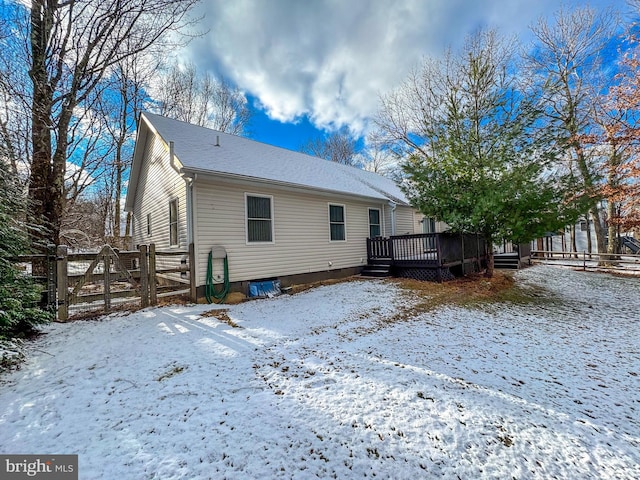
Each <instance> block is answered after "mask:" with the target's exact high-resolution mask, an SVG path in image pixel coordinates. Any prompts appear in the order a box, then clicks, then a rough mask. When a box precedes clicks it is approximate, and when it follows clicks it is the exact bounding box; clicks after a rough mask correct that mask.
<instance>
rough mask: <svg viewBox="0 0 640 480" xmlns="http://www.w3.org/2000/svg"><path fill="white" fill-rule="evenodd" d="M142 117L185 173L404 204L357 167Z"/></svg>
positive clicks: (394, 190) (388, 183)
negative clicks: (271, 183) (259, 181)
mask: <svg viewBox="0 0 640 480" xmlns="http://www.w3.org/2000/svg"><path fill="white" fill-rule="evenodd" d="M143 116H144V117H145V119H146V120H147V121H148V122H149V123H150V124H151V125H152V126H153V128H154V129H155V130H156V131H157V132H158V134H159V135H160V136H161V137H162V138H163V139H164V141H165V142H166V143H167V144H168V143H169V142H173V144H174V153H175V155H176V157H177V158H178V160H179V161H180V163H181V164H182V166H183V171H184V172H185V173H189V172H204V173H212V174H215V173H219V174H225V175H233V176H239V177H245V178H253V179H258V180H263V181H268V182H273V183H279V184H287V185H291V186H299V187H305V188H312V189H317V190H323V191H331V192H336V193H343V194H349V195H357V196H363V197H369V198H376V199H382V200H391V201H393V202H396V203H400V204H407V205H408V204H409V202H408V200H407V198H406V197H405V195H404V193H403V192H402V190H400V188H399V187H398V186H397V185H396V184H395V182H393V180H391V179H388V178H386V177H383V176H381V175H378V174H376V173H372V172H367V171H365V170H361V169H359V168H355V167H351V166H346V165H341V164H338V163H335V162H329V161H327V160H324V159H321V158H318V157H313V156H310V155H306V154H304V153H300V152H294V151H292V150H287V149H284V148H280V147H275V146H273V145H269V144H266V143H261V142H256V141H254V140H250V139H248V138H244V137H239V136H236V135H231V134H228V133H223V132H219V131H216V130H212V129H209V128H205V127H200V126H197V125H192V124H189V123H186V122H182V121H179V120H174V119H171V118H167V117H163V116H160V115H156V114H152V113H144V114H143Z"/></svg>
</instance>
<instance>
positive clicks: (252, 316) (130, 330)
mask: <svg viewBox="0 0 640 480" xmlns="http://www.w3.org/2000/svg"><path fill="white" fill-rule="evenodd" d="M517 282H518V284H520V285H523V288H528V289H530V291H531V294H532V295H535V296H536V298H537V300H536V301H535V302H532V303H529V304H527V305H513V304H508V303H505V304H501V305H495V304H494V305H491V306H489V305H485V306H480V307H475V308H471V307H467V308H461V307H444V308H440V309H437V310H435V311H430V312H425V313H416V314H415V315H413V316H412V317H410V318H409V319H404V320H400V319H398V317H397V315H396V313H397V312H399V311H410V307H411V305H412V302H414V301H417V299H416V295H409V294H408V293H407V292H406V290H402V289H401V288H400V287H399V286H398V284H397V283H394V282H387V281H379V280H363V281H355V282H348V283H341V284H336V285H332V286H325V287H319V288H316V289H313V290H309V291H307V292H304V293H300V294H297V295H292V296H282V297H279V298H275V299H267V300H257V301H252V302H247V303H243V304H240V305H236V306H232V307H230V308H229V310H228V312H226V314H227V315H228V316H229V317H230V319H231V321H230V322H228V323H225V322H224V321H222V320H220V319H218V318H216V317H201V316H200V314H201V313H202V312H205V311H208V310H211V308H212V307H211V306H207V305H198V306H193V307H165V308H157V309H148V310H144V311H141V312H138V313H136V314H133V315H130V316H112V317H108V318H104V319H102V320H101V321H84V322H74V323H70V324H54V325H51V326H49V327H47V328H46V332H47V334H46V335H43V336H42V337H40V338H39V339H38V340H37V341H36V342H34V343H33V344H32V345H31V346H30V349H29V358H28V361H27V363H26V364H24V365H23V366H22V369H21V370H19V371H17V372H13V373H11V374H4V375H3V376H2V377H0V452H2V453H23V454H27V453H34V454H35V453H57V454H63V453H66V454H71V453H74V454H78V455H79V461H80V478H81V479H94V478H95V479H98V478H99V479H114V478H121V479H145V478H157V479H163V480H167V479H207V478H214V479H219V478H220V479H221V478H238V479H247V478H278V479H281V478H282V479H284V478H317V477H318V478H340V479H345V478H371V477H376V478H394V479H417V478H447V479H449V478H453V479H455V478H461V479H474V478H500V479H506V478H518V479H528V478H540V479H547V478H553V477H557V478H571V479H576V478H580V479H585V478H611V479H635V478H640V376H639V375H640V328H639V327H640V279H636V278H616V277H612V276H608V275H602V274H594V273H583V272H574V271H571V270H567V269H560V268H557V267H551V266H537V267H534V268H530V269H527V270H524V271H521V272H519V273H518V274H517ZM220 318H224V315H220ZM231 324H235V325H237V326H236V327H234V326H232V325H231Z"/></svg>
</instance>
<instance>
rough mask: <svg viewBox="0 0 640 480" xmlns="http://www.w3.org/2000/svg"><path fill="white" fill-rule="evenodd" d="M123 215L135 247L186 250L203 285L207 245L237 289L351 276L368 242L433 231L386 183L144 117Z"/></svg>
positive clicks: (223, 135) (282, 151)
mask: <svg viewBox="0 0 640 480" xmlns="http://www.w3.org/2000/svg"><path fill="white" fill-rule="evenodd" d="M125 209H126V210H127V211H130V212H132V213H133V235H132V237H133V243H134V244H136V245H140V244H151V243H154V244H155V245H156V248H157V249H158V250H164V251H170V250H176V251H184V250H186V249H187V247H188V245H189V244H190V243H193V244H194V247H195V253H196V264H197V265H196V266H197V269H196V280H197V284H198V285H199V286H200V288H201V289H202V288H203V287H202V286H203V285H204V284H205V281H206V274H207V263H208V253H209V252H210V251H211V250H212V248H214V247H223V248H224V250H225V251H226V254H227V258H228V268H229V280H230V282H231V284H232V289H236V290H241V291H242V290H245V289H246V286H247V285H246V282H249V281H252V280H262V279H272V278H278V279H279V280H280V281H281V282H282V284H283V285H288V284H293V283H300V282H306V281H311V280H316V279H324V278H328V277H339V276H347V275H351V274H356V273H358V272H359V271H360V270H361V269H362V267H363V266H364V265H365V264H366V263H367V242H366V241H367V238H368V237H378V236H389V235H395V234H413V233H421V232H423V231H428V230H429V229H431V228H433V227H434V225H433V224H429V225H425V222H424V219H423V217H422V216H421V215H419V214H417V213H416V211H415V210H414V209H413V208H411V206H410V205H409V202H408V200H407V198H406V197H405V196H404V194H403V192H402V191H401V190H400V189H399V188H398V186H397V185H396V184H395V183H394V182H393V181H392V180H390V179H388V178H385V177H382V176H380V175H377V174H375V173H371V172H367V171H364V170H360V169H357V168H354V167H349V166H345V165H340V164H337V163H333V162H329V161H326V160H323V159H320V158H316V157H312V156H309V155H305V154H303V153H299V152H293V151H290V150H286V149H282V148H278V147H275V146H272V145H267V144H264V143H260V142H256V141H253V140H249V139H247V138H243V137H238V136H235V135H230V134H226V133H222V132H218V131H214V130H211V129H208V128H203V127H199V126H195V125H191V124H188V123H184V122H180V121H177V120H172V119H169V118H165V117H162V116H159V115H154V114H150V113H144V114H143V115H142V116H141V118H140V122H139V125H138V135H137V140H136V146H135V152H134V157H133V164H132V168H131V176H130V180H129V186H128V192H127V198H126V206H125ZM179 260H180V258H179V257H178V258H177V261H179ZM182 261H184V259H182ZM218 272H219V273H221V272H220V270H219V269H218ZM220 280H221V278H220V276H219V275H217V276H216V282H219V281H220ZM200 292H202V290H200Z"/></svg>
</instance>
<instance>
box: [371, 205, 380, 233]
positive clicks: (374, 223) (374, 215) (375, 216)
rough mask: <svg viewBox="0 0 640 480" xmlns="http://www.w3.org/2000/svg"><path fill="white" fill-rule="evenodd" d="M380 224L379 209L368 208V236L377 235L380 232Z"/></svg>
mask: <svg viewBox="0 0 640 480" xmlns="http://www.w3.org/2000/svg"><path fill="white" fill-rule="evenodd" d="M381 232H382V229H381V226H380V209H379V208H370V209H369V238H375V237H379V236H380V235H381V234H382V233H381Z"/></svg>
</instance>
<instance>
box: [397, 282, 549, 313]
mask: <svg viewBox="0 0 640 480" xmlns="http://www.w3.org/2000/svg"><path fill="white" fill-rule="evenodd" d="M513 274H514V272H502V271H500V272H495V273H494V276H493V277H492V278H487V277H485V276H484V275H482V274H474V275H468V276H466V277H462V278H458V279H455V280H452V281H448V282H444V283H436V282H422V281H419V280H411V279H406V278H398V279H393V280H391V281H393V282H395V283H397V284H398V285H399V286H400V287H401V288H402V290H403V291H404V293H405V295H406V296H407V297H408V298H410V299H411V306H408V307H407V308H405V309H403V310H402V311H400V312H398V313H397V314H396V315H395V316H394V318H393V319H391V320H402V319H406V318H411V317H413V316H415V315H417V314H420V313H424V312H429V311H433V310H435V309H437V308H440V307H443V306H458V307H469V308H483V307H486V306H490V305H493V304H499V303H514V304H519V305H529V304H533V303H539V302H548V301H549V299H550V294H549V293H548V292H546V291H545V290H544V289H542V288H541V287H540V288H532V287H530V286H528V287H523V286H521V285H519V284H517V283H516V281H515V279H514V276H513Z"/></svg>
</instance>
